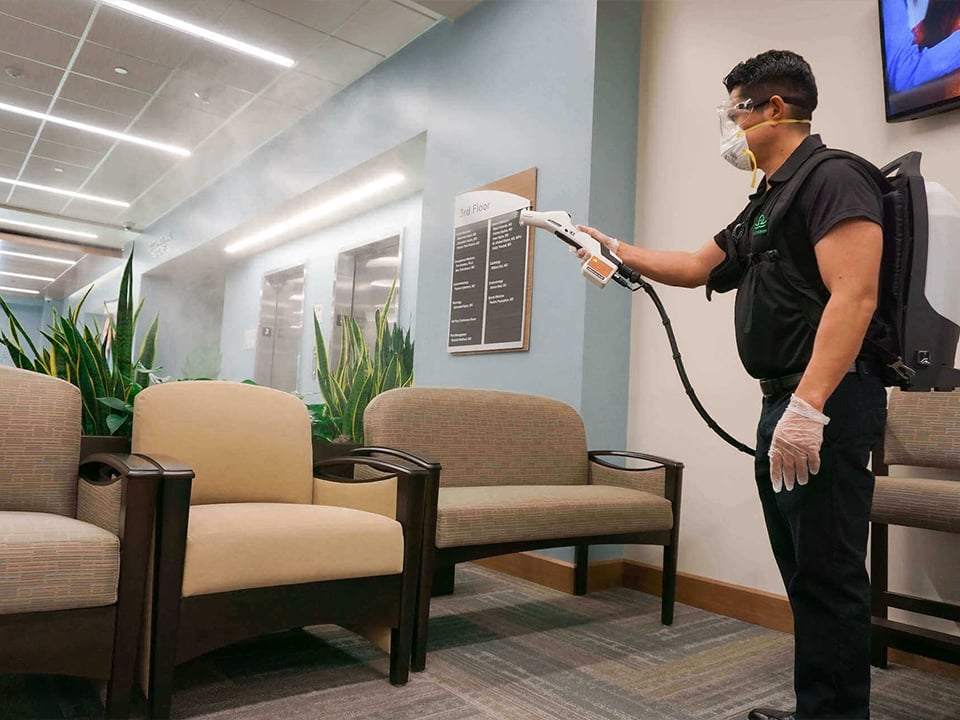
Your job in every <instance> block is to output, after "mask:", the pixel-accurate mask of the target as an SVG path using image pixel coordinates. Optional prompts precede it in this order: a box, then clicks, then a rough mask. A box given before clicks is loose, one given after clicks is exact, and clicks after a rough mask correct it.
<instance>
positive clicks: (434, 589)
mask: <svg viewBox="0 0 960 720" xmlns="http://www.w3.org/2000/svg"><path fill="white" fill-rule="evenodd" d="M456 567H457V566H456V565H443V566H439V567H435V568H434V570H433V583H432V585H431V588H430V594H431V595H432V596H433V597H438V596H440V595H453V582H454V578H455V575H456Z"/></svg>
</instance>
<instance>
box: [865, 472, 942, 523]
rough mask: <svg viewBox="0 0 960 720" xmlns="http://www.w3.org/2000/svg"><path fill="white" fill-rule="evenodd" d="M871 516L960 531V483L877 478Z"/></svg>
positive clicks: (885, 521) (928, 479) (876, 518)
mask: <svg viewBox="0 0 960 720" xmlns="http://www.w3.org/2000/svg"><path fill="white" fill-rule="evenodd" d="M870 519H871V520H873V521H874V522H878V523H886V524H888V525H906V526H908V527H918V528H925V529H927V530H942V531H944V532H960V482H958V481H956V480H933V479H930V478H902V477H878V478H877V484H876V487H875V488H874V491H873V510H872V512H871V515H870Z"/></svg>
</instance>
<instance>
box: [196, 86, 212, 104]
mask: <svg viewBox="0 0 960 720" xmlns="http://www.w3.org/2000/svg"><path fill="white" fill-rule="evenodd" d="M193 96H194V97H195V98H196V99H197V101H198V102H199V103H200V104H201V105H206V104H207V103H209V102H210V95H209V94H208V93H207V92H206V91H205V90H197V91H195V92H194V93H193Z"/></svg>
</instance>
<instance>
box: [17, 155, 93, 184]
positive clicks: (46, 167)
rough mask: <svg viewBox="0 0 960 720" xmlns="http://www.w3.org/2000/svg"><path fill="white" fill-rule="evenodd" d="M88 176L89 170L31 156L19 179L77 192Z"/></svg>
mask: <svg viewBox="0 0 960 720" xmlns="http://www.w3.org/2000/svg"><path fill="white" fill-rule="evenodd" d="M57 168H60V170H61V172H57ZM89 174H90V169H89V168H83V167H80V166H78V165H69V164H67V163H59V162H57V161H55V160H48V159H47V158H42V157H37V156H36V155H32V156H31V157H30V160H28V161H27V166H26V167H25V168H24V169H23V173H22V174H21V175H20V179H21V180H26V181H27V182H32V183H38V184H40V185H50V186H51V187H59V188H63V189H64V190H79V189H80V186H81V185H83V183H84V181H85V180H86V179H87V176H88V175H89Z"/></svg>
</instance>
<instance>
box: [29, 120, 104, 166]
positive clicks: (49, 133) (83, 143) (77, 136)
mask: <svg viewBox="0 0 960 720" xmlns="http://www.w3.org/2000/svg"><path fill="white" fill-rule="evenodd" d="M40 138H41V139H42V140H49V141H50V142H54V143H59V144H60V145H70V146H71V147H75V148H80V149H82V150H92V151H93V152H95V153H97V154H98V155H103V154H104V153H106V152H107V150H109V149H110V148H112V147H113V146H114V145H115V144H116V142H117V141H116V140H113V139H111V138H108V137H104V136H103V135H94V134H93V133H89V132H85V131H83V130H74V129H73V128H68V127H64V126H63V125H53V124H52V123H47V124H46V125H44V126H43V132H42V133H41V134H40ZM75 164H76V165H80V164H81V163H75Z"/></svg>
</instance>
